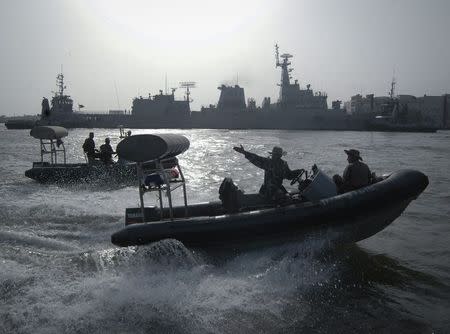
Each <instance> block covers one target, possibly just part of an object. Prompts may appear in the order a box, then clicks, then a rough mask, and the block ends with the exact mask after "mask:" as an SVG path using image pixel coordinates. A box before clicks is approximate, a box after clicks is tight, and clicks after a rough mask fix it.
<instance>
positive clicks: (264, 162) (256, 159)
mask: <svg viewBox="0 0 450 334" xmlns="http://www.w3.org/2000/svg"><path fill="white" fill-rule="evenodd" d="M233 149H234V150H235V151H236V152H239V153H241V154H243V155H244V156H245V158H247V159H248V161H250V162H251V163H252V164H254V165H255V166H256V167H259V168H262V169H266V168H268V161H269V159H268V158H264V157H260V156H259V155H257V154H255V153H251V152H248V151H246V150H244V147H243V146H242V145H241V146H240V147H239V146H235V147H233Z"/></svg>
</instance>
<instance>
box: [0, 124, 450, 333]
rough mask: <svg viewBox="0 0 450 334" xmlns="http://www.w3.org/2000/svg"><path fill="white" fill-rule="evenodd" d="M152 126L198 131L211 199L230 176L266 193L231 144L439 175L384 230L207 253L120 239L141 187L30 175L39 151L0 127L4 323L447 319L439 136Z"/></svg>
mask: <svg viewBox="0 0 450 334" xmlns="http://www.w3.org/2000/svg"><path fill="white" fill-rule="evenodd" d="M89 131H90V130H82V129H79V130H71V131H70V134H69V137H68V138H67V139H66V147H67V148H68V152H69V153H68V157H69V158H68V159H69V161H73V162H75V161H78V162H79V161H83V159H84V158H83V155H82V152H81V149H80V147H81V144H82V142H83V141H84V138H85V136H87V134H88V132H89ZM114 131H116V130H105V129H102V130H96V131H95V132H96V140H97V143H100V142H102V141H103V139H104V137H106V136H109V137H111V138H112V142H113V146H114V145H116V144H117V142H118V140H119V138H118V136H119V131H118V130H117V131H116V132H117V135H116V136H114ZM150 131H151V130H142V131H140V130H135V131H133V133H136V134H137V133H144V132H150ZM152 132H175V133H180V134H185V135H186V136H187V137H188V138H189V139H190V141H191V148H190V150H189V151H188V152H187V153H186V154H184V155H182V156H181V157H180V162H181V164H182V166H183V167H184V172H185V175H186V178H187V179H188V191H189V201H190V202H195V201H205V200H211V199H217V197H218V193H217V191H218V186H219V184H220V182H221V180H222V179H223V178H224V177H226V176H231V177H233V179H234V180H235V181H236V182H237V183H238V184H239V186H240V188H242V189H245V190H246V191H247V192H254V191H257V190H258V189H259V186H260V183H261V182H262V177H263V175H262V172H261V171H260V170H258V169H256V168H255V167H253V166H251V165H250V164H248V162H247V161H246V160H245V159H243V158H242V156H240V155H238V154H235V153H234V151H232V147H233V146H234V145H237V144H243V145H244V146H245V147H246V149H249V150H251V151H253V152H255V153H258V154H267V153H266V152H268V151H270V149H271V148H272V146H274V145H279V146H282V147H283V149H285V150H286V151H288V155H287V156H286V160H287V161H288V163H289V165H290V166H291V167H292V168H300V167H305V168H309V167H310V166H311V165H312V164H313V163H317V164H318V165H319V166H320V167H321V168H322V169H323V170H324V171H325V172H326V173H329V174H334V173H336V172H339V171H342V170H343V169H344V167H345V163H346V162H345V156H344V154H343V149H345V148H349V147H355V148H358V149H360V151H361V152H362V154H363V158H364V160H365V161H367V162H368V164H369V165H370V166H371V167H372V169H373V170H374V171H376V172H377V173H379V174H381V173H383V172H387V171H390V170H396V169H399V168H402V167H405V166H407V167H414V168H416V169H419V170H422V171H423V172H425V173H426V174H427V175H428V176H429V178H430V181H431V182H430V186H429V187H428V188H427V189H426V191H425V193H424V194H423V195H422V196H420V197H419V199H418V200H417V201H415V202H413V203H412V204H411V206H410V207H409V208H408V209H407V210H406V212H405V213H404V214H403V215H402V217H400V218H399V219H397V220H396V222H394V224H392V225H391V226H390V227H389V228H387V229H386V230H384V231H382V232H381V233H379V234H377V235H376V236H374V237H372V238H370V239H368V240H366V241H364V242H361V243H359V244H358V245H350V246H347V247H342V248H339V249H333V250H329V249H328V248H327V247H326V246H327V242H326V240H321V239H320V238H319V239H317V238H307V239H306V240H304V241H303V242H298V243H293V244H285V245H281V246H278V247H271V248H266V249H253V250H249V251H246V252H242V253H236V252H235V251H232V250H226V249H224V250H223V251H221V252H219V253H215V254H211V253H205V252H203V251H199V250H195V249H187V248H185V247H184V246H183V245H182V244H181V243H180V242H178V241H176V240H165V241H162V242H159V243H155V244H152V245H148V246H143V247H130V248H116V247H114V246H112V245H111V244H110V241H109V240H110V235H111V233H112V232H114V231H116V230H118V229H119V228H121V227H122V226H123V220H124V210H125V208H126V207H129V206H135V205H137V203H138V196H137V190H136V189H135V188H134V187H115V186H111V185H106V186H105V187H101V188H99V187H92V186H90V185H86V184H84V185H78V186H75V187H73V186H71V187H65V186H55V185H40V184H37V183H35V182H33V181H31V180H27V179H25V178H24V177H23V173H24V171H25V170H26V169H27V168H29V166H30V164H31V161H32V160H35V159H37V158H38V157H39V152H38V151H37V148H38V147H37V145H36V143H35V142H34V140H32V139H31V138H29V137H28V136H27V132H26V131H3V130H2V131H1V136H0V140H1V141H2V142H1V143H0V144H1V145H2V150H1V151H0V172H2V175H3V176H4V177H3V178H2V179H1V180H0V185H1V187H0V197H1V198H2V200H1V202H0V219H1V224H2V225H1V226H2V227H1V229H0V295H1V298H2V300H1V301H2V302H1V304H0V325H1V326H2V327H0V328H1V332H22V333H49V332H54V333H59V332H77V333H86V332H89V333H104V332H112V333H148V332H175V333H177V332H179V333H185V332H213V333H214V332H219V333H223V332H226V333H231V332H236V333H248V332H311V331H314V332H324V333H327V332H402V333H405V332H406V333H408V332H410V333H418V332H419V333H421V332H432V331H433V330H434V331H437V332H439V331H442V332H445V331H448V329H449V328H450V324H449V322H448V320H447V318H448V316H447V315H448V313H449V310H450V305H449V304H450V302H449V300H450V290H449V285H448V282H449V278H450V268H449V265H448V257H449V249H448V235H450V234H449V232H450V231H449V225H448V216H449V215H450V208H449V206H448V205H447V204H448V203H447V202H448V195H449V193H448V189H447V188H448V186H447V185H448V184H449V176H448V175H446V174H445V173H442V170H443V169H445V167H446V166H448V163H449V157H450V147H449V146H448V142H445V141H443V140H445V139H443V138H441V137H442V136H443V135H442V134H441V133H437V134H433V135H430V134H427V135H423V134H381V133H363V132H361V133H359V132H312V131H224V130H220V131H216V130H191V131H181V130H180V131H178V130H170V131H169V130H158V131H152ZM111 133H112V135H111ZM419 142H420V144H418V143H419ZM417 157H421V159H418V158H417ZM152 201H155V199H154V198H149V201H148V204H153V203H152ZM175 201H181V198H180V196H177V197H176V198H175ZM155 202H156V201H155ZM249 242H250V241H249Z"/></svg>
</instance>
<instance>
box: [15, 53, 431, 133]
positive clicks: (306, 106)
mask: <svg viewBox="0 0 450 334" xmlns="http://www.w3.org/2000/svg"><path fill="white" fill-rule="evenodd" d="M292 58H293V56H292V55H291V54H288V53H283V54H281V55H280V53H279V47H278V45H275V68H280V70H281V78H280V83H279V84H278V85H279V87H280V88H279V95H278V99H277V101H276V102H274V103H271V100H270V97H265V98H264V99H263V101H262V104H261V106H260V107H257V106H256V102H255V100H254V99H252V98H250V99H248V101H247V103H246V100H245V92H244V88H243V87H240V86H239V85H235V86H226V85H221V86H219V87H218V89H219V90H220V97H219V100H218V103H217V105H209V106H208V107H202V108H201V109H200V110H199V111H192V110H191V108H190V103H191V102H192V99H191V98H190V89H192V88H194V87H195V82H191V81H188V82H181V83H180V87H182V88H184V89H185V97H184V99H183V100H177V99H176V98H175V88H172V91H171V93H167V90H166V92H165V93H163V91H162V90H161V91H160V92H159V94H156V95H153V96H152V95H150V94H149V95H148V97H142V96H139V97H136V98H134V99H133V102H132V108H131V112H130V113H126V112H125V113H124V112H117V113H115V112H113V113H111V112H110V113H109V114H92V113H82V112H76V111H74V110H73V100H72V98H71V97H70V96H69V95H66V94H65V92H64V89H65V85H64V75H63V74H62V73H61V74H59V75H58V76H57V87H58V90H57V92H55V93H54V94H55V95H54V96H53V98H52V100H51V104H52V107H51V108H50V109H49V110H44V107H43V108H42V114H41V117H40V119H39V120H38V121H33V122H30V121H29V120H27V121H26V122H25V121H22V123H21V124H19V126H21V127H22V128H32V127H33V126H34V125H59V126H63V127H66V128H116V127H120V126H121V127H127V128H147V129H157V128H167V129H170V128H179V129H189V128H210V129H289V130H369V131H370V130H375V131H430V129H428V128H426V127H418V126H409V125H408V126H406V125H405V124H403V123H404V122H403V123H402V121H401V117H398V116H397V115H400V114H401V113H399V112H398V109H395V108H393V106H395V105H398V104H396V103H395V99H394V97H393V93H392V99H391V103H390V104H389V106H388V107H389V108H387V109H386V110H390V114H388V113H385V114H384V115H378V116H380V117H378V118H376V117H375V115H374V114H371V113H354V114H349V113H347V112H346V110H345V109H342V108H341V101H339V100H337V101H333V102H332V104H331V109H330V108H328V103H327V98H328V97H327V94H326V93H324V92H320V91H318V92H315V91H313V89H312V88H311V85H310V84H306V85H305V86H304V87H303V88H302V87H301V86H300V84H299V82H298V80H294V81H293V82H292V81H291V79H292V78H291V72H292V71H293V69H292V67H291V59H292ZM389 115H390V116H389ZM392 115H395V117H392ZM388 116H389V117H391V118H390V119H389V117H388ZM18 122H19V123H20V121H17V120H16V121H15V124H14V125H15V127H16V128H17V126H18V125H17V123H18ZM394 123H395V124H394ZM6 126H7V127H8V128H10V124H8V123H6ZM431 131H436V128H433V129H432V130H431Z"/></svg>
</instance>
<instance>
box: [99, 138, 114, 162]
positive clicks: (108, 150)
mask: <svg viewBox="0 0 450 334" xmlns="http://www.w3.org/2000/svg"><path fill="white" fill-rule="evenodd" d="M115 153H116V152H114V150H113V149H112V147H111V144H110V140H109V138H105V143H104V144H103V145H101V146H100V159H101V160H102V161H103V163H105V164H113V163H114V160H113V158H112V155H113V154H115Z"/></svg>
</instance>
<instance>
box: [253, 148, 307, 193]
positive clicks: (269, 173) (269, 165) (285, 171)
mask: <svg viewBox="0 0 450 334" xmlns="http://www.w3.org/2000/svg"><path fill="white" fill-rule="evenodd" d="M244 156H245V157H246V158H247V159H248V160H249V161H250V162H251V163H252V164H254V165H255V166H256V167H259V168H261V169H264V183H263V185H262V186H261V188H260V190H259V193H260V194H261V195H263V196H265V197H266V198H267V199H275V198H274V197H277V195H280V194H281V195H284V194H285V193H286V192H287V191H286V189H285V188H284V187H283V180H284V179H288V180H292V179H294V178H295V177H296V176H297V175H298V173H299V171H298V170H293V171H292V170H291V169H290V168H289V166H288V164H287V162H286V161H284V160H282V159H273V158H265V157H261V156H259V155H257V154H254V153H250V152H247V151H245V152H244Z"/></svg>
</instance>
